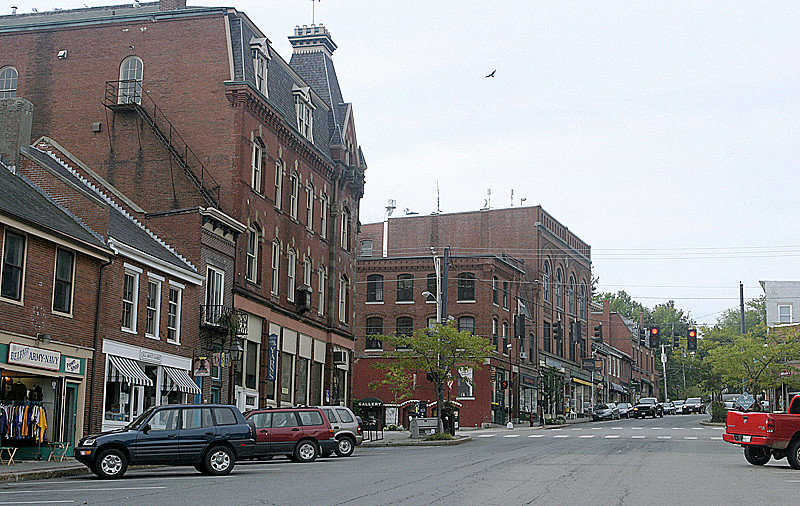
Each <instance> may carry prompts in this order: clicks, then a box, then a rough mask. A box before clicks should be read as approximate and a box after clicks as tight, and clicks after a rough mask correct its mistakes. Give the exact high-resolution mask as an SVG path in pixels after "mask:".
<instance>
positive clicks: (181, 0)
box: [158, 0, 186, 11]
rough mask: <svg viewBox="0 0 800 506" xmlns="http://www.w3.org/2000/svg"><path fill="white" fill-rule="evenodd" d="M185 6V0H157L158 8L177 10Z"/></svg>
mask: <svg viewBox="0 0 800 506" xmlns="http://www.w3.org/2000/svg"><path fill="white" fill-rule="evenodd" d="M185 8H186V0H158V10H160V11H177V10H179V9H185Z"/></svg>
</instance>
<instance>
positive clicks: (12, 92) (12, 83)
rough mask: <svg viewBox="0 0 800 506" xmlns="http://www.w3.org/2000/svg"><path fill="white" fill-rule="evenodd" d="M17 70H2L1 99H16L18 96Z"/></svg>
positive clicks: (10, 68) (0, 78) (4, 68)
mask: <svg viewBox="0 0 800 506" xmlns="http://www.w3.org/2000/svg"><path fill="white" fill-rule="evenodd" d="M17 77H18V74H17V69H15V68H14V67H3V68H2V69H0V98H15V97H16V96H17Z"/></svg>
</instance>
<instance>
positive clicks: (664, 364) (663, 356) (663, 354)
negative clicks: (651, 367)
mask: <svg viewBox="0 0 800 506" xmlns="http://www.w3.org/2000/svg"><path fill="white" fill-rule="evenodd" d="M661 368H662V369H663V371H664V402H667V399H668V398H669V397H668V396H667V354H666V352H665V351H664V343H661Z"/></svg>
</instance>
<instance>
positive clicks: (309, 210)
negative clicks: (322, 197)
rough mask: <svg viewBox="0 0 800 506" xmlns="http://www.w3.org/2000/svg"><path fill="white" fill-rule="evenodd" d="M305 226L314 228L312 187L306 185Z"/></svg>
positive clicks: (310, 228)
mask: <svg viewBox="0 0 800 506" xmlns="http://www.w3.org/2000/svg"><path fill="white" fill-rule="evenodd" d="M306 228H307V229H308V230H314V187H313V186H311V185H310V184H309V185H308V186H306Z"/></svg>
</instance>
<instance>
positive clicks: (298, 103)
mask: <svg viewBox="0 0 800 506" xmlns="http://www.w3.org/2000/svg"><path fill="white" fill-rule="evenodd" d="M292 93H293V94H294V110H295V115H296V116H297V131H298V132H300V135H302V136H303V137H305V138H306V139H308V140H309V141H311V142H314V135H313V132H314V114H313V110H314V105H313V104H312V103H311V93H310V89H309V88H307V87H306V88H300V87H297V86H294V87H293V88H292Z"/></svg>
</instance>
